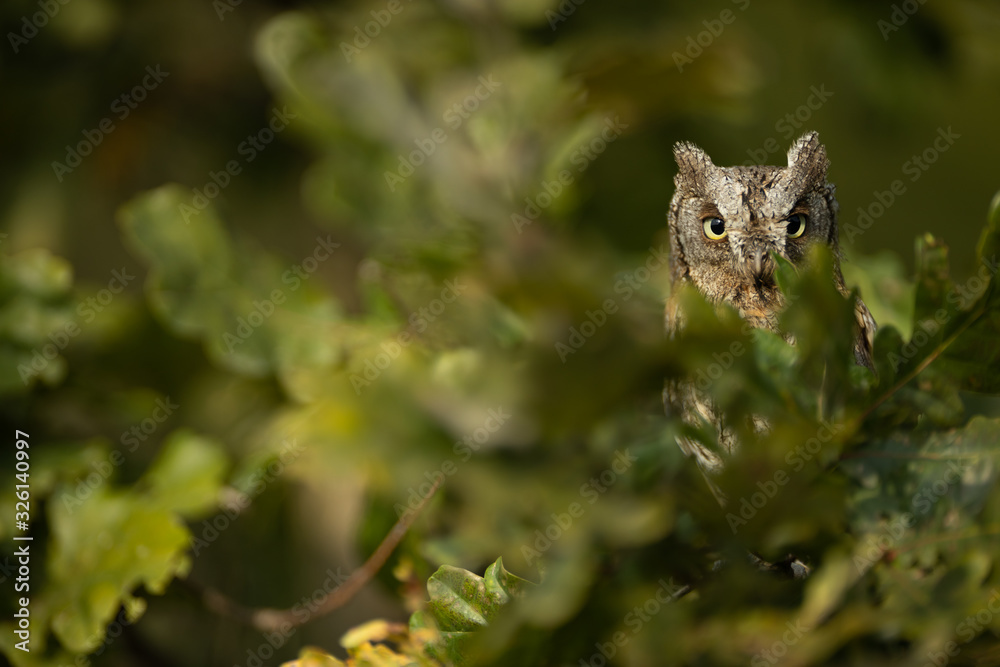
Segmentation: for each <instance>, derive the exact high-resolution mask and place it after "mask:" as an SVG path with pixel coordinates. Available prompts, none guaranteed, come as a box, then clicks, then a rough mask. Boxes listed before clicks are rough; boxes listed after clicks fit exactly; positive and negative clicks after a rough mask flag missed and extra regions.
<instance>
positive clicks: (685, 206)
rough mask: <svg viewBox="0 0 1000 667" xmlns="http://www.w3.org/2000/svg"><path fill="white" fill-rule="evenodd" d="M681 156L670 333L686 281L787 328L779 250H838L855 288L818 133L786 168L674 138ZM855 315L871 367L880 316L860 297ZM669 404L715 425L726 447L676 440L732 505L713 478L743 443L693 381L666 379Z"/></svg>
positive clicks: (673, 205)
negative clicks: (734, 162)
mask: <svg viewBox="0 0 1000 667" xmlns="http://www.w3.org/2000/svg"><path fill="white" fill-rule="evenodd" d="M674 156H675V158H676V160H677V166H678V168H679V171H678V173H677V176H676V177H675V178H674V185H675V191H674V196H673V199H672V200H671V202H670V211H669V213H668V214H667V221H668V224H669V232H670V282H671V296H670V298H668V300H667V307H666V315H665V319H666V328H667V332H668V334H669V335H670V336H671V337H673V335H674V334H675V333H676V332H677V331H678V330H679V329H680V328H682V327H683V326H684V314H683V312H680V309H679V308H678V304H677V300H676V294H677V291H678V290H677V288H678V287H680V286H681V285H682V284H685V283H688V284H691V285H693V286H694V287H696V288H697V289H698V291H699V292H701V293H702V294H703V295H704V296H705V297H706V298H707V299H708V300H709V301H710V302H713V303H723V302H724V303H728V304H729V305H731V306H732V307H733V308H735V309H736V310H737V311H739V313H740V316H741V317H743V319H744V320H746V321H747V322H748V323H749V324H750V325H751V326H752V327H755V328H760V329H767V330H769V331H772V332H774V333H777V334H779V335H782V333H783V332H781V331H780V330H779V328H778V315H779V313H780V312H781V309H782V307H783V305H784V297H783V296H782V293H781V291H780V290H779V289H778V286H777V284H776V282H775V279H774V271H775V263H774V260H773V259H772V253H774V254H777V255H781V256H782V257H784V258H785V259H787V260H789V261H790V262H791V263H792V264H794V265H800V264H802V263H803V262H804V261H805V258H806V257H807V254H808V250H809V247H810V246H811V245H812V244H814V243H825V244H826V245H828V246H830V248H831V249H832V250H833V254H834V264H833V275H832V276H830V278H831V280H833V282H834V285H836V287H837V289H838V290H839V291H840V292H841V293H842V294H844V295H845V296H848V294H849V292H848V290H847V288H846V287H845V286H844V278H843V276H842V275H841V272H840V260H839V250H840V246H839V243H838V241H837V208H838V207H837V200H836V199H835V197H834V186H833V185H831V184H830V183H827V182H826V172H827V168H828V167H829V164H830V163H829V161H828V160H827V157H826V149H825V148H824V147H823V145H822V144H820V142H819V135H818V134H817V133H815V132H810V133H808V134H806V135H804V136H802V137H801V138H800V139H798V141H796V142H795V143H794V144H793V145H792V147H791V148H790V149H789V151H788V166H787V167H770V166H760V165H757V166H751V167H717V166H715V164H713V163H712V159H711V158H710V157H709V156H708V155H707V154H706V153H705V152H704V151H703V150H701V149H700V148H698V147H697V146H695V145H694V144H690V143H687V142H679V143H677V144H676V145H675V146H674ZM855 317H856V320H857V332H856V337H855V340H854V356H855V359H856V361H857V363H858V364H860V365H862V366H867V367H868V368H869V369H871V368H872V341H873V338H874V335H875V320H874V319H873V318H872V316H871V313H870V312H868V308H867V307H866V306H865V304H864V303H863V302H862V301H861V300H860V299H857V300H856V302H855ZM787 338H788V337H787V336H786V339H787ZM790 342H794V341H790ZM664 403H665V406H666V408H667V410H668V413H673V414H677V415H679V416H681V418H682V419H683V420H684V421H685V422H687V423H689V424H692V425H698V423H699V422H700V421H701V420H705V421H707V422H708V423H710V424H712V425H714V426H715V429H716V432H717V434H718V444H719V447H718V450H715V449H711V448H709V447H708V446H706V445H703V444H701V443H699V442H695V441H693V440H691V439H689V438H686V437H678V439H677V442H678V445H680V448H681V449H682V450H683V451H684V453H685V454H687V455H688V456H692V457H694V458H695V460H696V461H697V462H698V465H699V467H700V468H701V469H702V471H703V472H704V473H705V479H706V480H707V481H708V484H709V486H710V487H711V489H712V492H713V493H714V494H715V496H716V498H718V499H719V502H720V503H722V504H723V505H724V504H725V496H724V494H722V493H721V491H720V489H719V488H718V487H717V485H716V484H715V483H714V482H713V481H712V476H713V475H714V474H715V473H718V472H719V471H720V470H721V469H722V467H723V464H724V458H725V457H726V456H727V455H730V454H732V453H733V452H734V451H735V450H736V449H737V447H738V446H739V443H738V442H737V438H736V434H735V432H734V431H733V429H731V428H730V427H729V426H727V425H726V424H725V423H724V420H723V418H722V416H721V415H720V414H718V413H717V411H716V410H715V409H714V407H713V405H712V401H711V399H710V397H708V396H706V395H705V394H703V393H702V392H700V391H698V390H697V389H696V387H695V386H694V385H693V383H690V382H679V381H678V382H668V384H667V387H666V390H665V392H664ZM753 420H754V423H753V425H752V426H753V428H754V430H756V431H757V432H766V431H767V429H768V425H767V423H766V421H765V420H763V419H762V418H759V417H754V418H753Z"/></svg>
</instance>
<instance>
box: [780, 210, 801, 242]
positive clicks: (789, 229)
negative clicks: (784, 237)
mask: <svg viewBox="0 0 1000 667" xmlns="http://www.w3.org/2000/svg"><path fill="white" fill-rule="evenodd" d="M785 222H786V223H787V224H786V226H785V233H786V234H788V238H790V239H797V238H799V237H800V236H802V234H803V233H804V232H805V231H806V216H805V215H803V214H802V213H796V214H794V215H790V216H788V217H787V218H786V219H785Z"/></svg>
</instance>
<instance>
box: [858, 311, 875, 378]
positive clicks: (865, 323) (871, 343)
mask: <svg viewBox="0 0 1000 667" xmlns="http://www.w3.org/2000/svg"><path fill="white" fill-rule="evenodd" d="M854 319H855V320H857V323H858V333H857V336H856V337H855V339H854V358H855V360H856V361H857V362H858V365H859V366H864V367H866V368H868V369H869V370H871V371H872V372H874V371H875V362H874V360H873V357H872V352H873V350H874V349H875V331H876V330H877V329H878V325H877V324H875V318H874V317H872V314H871V311H869V310H868V306H866V305H865V302H864V301H862V300H861V299H860V298H859V299H856V300H855V301H854Z"/></svg>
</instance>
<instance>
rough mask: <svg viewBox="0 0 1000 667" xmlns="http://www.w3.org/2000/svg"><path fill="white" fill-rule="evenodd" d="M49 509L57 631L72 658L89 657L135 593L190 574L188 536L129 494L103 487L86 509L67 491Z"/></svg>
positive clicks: (169, 517)
mask: <svg viewBox="0 0 1000 667" xmlns="http://www.w3.org/2000/svg"><path fill="white" fill-rule="evenodd" d="M56 495H57V496H58V498H59V501H58V502H52V503H51V504H50V505H49V521H50V524H51V527H52V534H53V541H52V552H51V554H50V560H49V567H48V571H49V577H50V579H51V581H50V584H49V587H48V591H49V595H50V596H51V597H50V600H49V603H50V604H51V606H52V629H53V631H54V632H55V634H56V636H57V637H58V638H59V641H60V642H62V644H63V645H64V646H66V648H68V649H69V650H71V651H76V652H79V653H87V652H90V651H92V650H94V649H95V648H96V647H97V646H99V645H100V643H101V642H102V641H103V639H104V629H105V626H106V625H107V624H108V622H109V621H110V620H111V619H112V618H113V617H114V615H115V613H116V612H117V610H118V607H119V605H121V604H122V603H123V602H124V603H126V604H127V605H128V604H131V605H136V604H140V601H139V600H137V599H136V598H133V597H132V596H131V592H132V591H133V590H134V589H135V587H136V586H140V585H142V586H145V588H146V589H147V590H148V591H149V592H151V593H162V592H163V590H164V588H165V587H166V585H167V583H168V582H169V581H170V580H171V579H172V578H173V577H175V576H179V575H182V574H184V573H185V572H186V571H187V569H188V566H189V564H188V560H187V557H186V556H185V553H184V552H185V551H186V549H187V546H188V542H189V539H190V537H189V534H188V531H187V529H186V528H185V527H184V525H183V524H182V523H181V521H180V519H179V518H178V517H177V516H176V515H175V514H173V513H172V512H169V511H167V510H165V509H158V508H151V507H149V506H148V505H147V504H146V503H145V502H143V501H142V499H141V498H137V497H135V496H134V495H133V494H131V493H127V492H126V493H122V492H114V491H110V490H108V489H106V488H105V487H100V488H99V489H98V490H96V491H95V492H94V495H92V496H91V497H90V498H88V499H87V500H86V501H84V502H82V503H79V502H77V503H72V502H68V501H67V500H66V499H67V498H68V497H70V496H69V492H68V490H63V492H62V493H57V494H56Z"/></svg>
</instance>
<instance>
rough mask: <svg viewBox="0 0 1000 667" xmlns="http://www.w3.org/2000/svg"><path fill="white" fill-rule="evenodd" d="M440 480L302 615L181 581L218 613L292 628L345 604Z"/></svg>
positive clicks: (258, 625)
mask: <svg viewBox="0 0 1000 667" xmlns="http://www.w3.org/2000/svg"><path fill="white" fill-rule="evenodd" d="M442 480H443V477H442V478H439V479H438V480H437V481H435V482H434V484H433V485H432V486H431V490H430V492H428V494H427V495H426V496H424V497H423V498H422V499H421V500H420V502H419V503H418V504H417V506H416V507H415V508H413V509H412V511H410V512H407V513H405V514H403V516H401V517H400V518H399V520H398V521H397V522H396V525H394V526H393V527H392V530H390V531H389V533H388V535H386V536H385V538H383V540H382V542H381V544H379V545H378V548H377V549H375V551H374V552H372V555H371V556H369V557H368V560H366V561H365V563H364V565H362V566H361V567H359V568H358V569H357V570H355V571H354V572H352V573H351V576H349V577H348V578H347V579H346V580H345V581H344V583H342V584H341V585H340V586H337V588H335V589H333V590H332V591H330V592H329V593H327V594H326V595H325V596H324V597H323V599H322V601H321V602H320V603H319V604H318V606H317V608H316V609H315V610H314V611H312V612H311V613H309V614H308V615H306V616H305V617H304V618H303V615H302V611H301V610H299V611H298V613H293V612H292V610H291V609H269V608H266V607H259V608H251V607H244V606H243V605H241V604H239V603H238V602H235V601H233V600H232V599H231V598H229V597H227V596H226V595H224V594H222V593H220V592H219V591H217V590H215V589H213V588H208V587H201V586H199V585H198V584H196V583H194V582H191V581H184V583H185V584H186V585H187V586H188V587H189V588H191V589H193V590H195V591H196V592H197V593H198V594H200V596H201V599H202V603H203V604H204V605H205V607H206V608H207V609H208V610H210V611H212V612H215V613H216V614H219V615H220V616H225V617H227V618H232V619H234V620H236V621H239V622H240V623H243V624H245V625H249V626H251V627H253V628H255V629H257V630H260V631H261V632H271V631H274V630H278V629H279V628H280V629H281V630H282V631H283V632H287V631H288V628H289V626H290V627H293V628H294V627H298V626H300V625H304V624H305V623H308V622H309V621H311V620H313V619H316V618H319V617H321V616H326V615H327V614H329V613H330V612H331V611H333V610H335V609H338V608H339V607H342V606H344V605H345V604H347V602H349V601H350V600H351V598H353V597H354V596H355V595H357V594H358V592H360V591H361V589H362V588H364V587H365V585H366V584H367V583H368V582H369V581H371V579H372V577H374V576H375V574H376V573H377V572H378V571H379V570H380V569H382V566H383V565H385V562H386V560H388V559H389V556H390V555H391V554H392V552H393V550H395V548H396V547H397V546H398V545H399V543H400V542H401V541H402V539H403V537H404V536H405V535H406V532H407V531H408V530H409V529H410V526H411V525H413V522H414V521H415V520H416V518H417V516H418V515H419V514H420V512H421V510H423V509H424V507H425V506H426V505H427V503H428V501H430V499H431V498H433V497H434V494H435V493H436V492H437V490H438V488H439V487H440V486H441V482H442Z"/></svg>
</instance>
